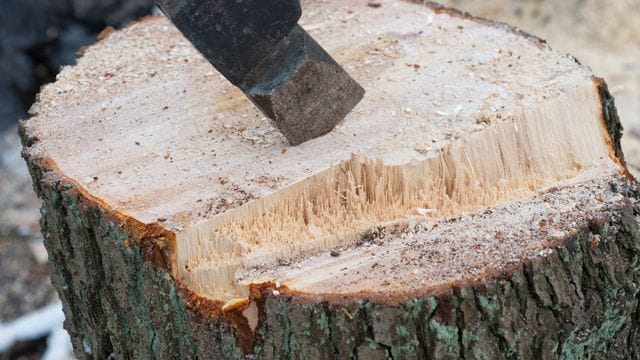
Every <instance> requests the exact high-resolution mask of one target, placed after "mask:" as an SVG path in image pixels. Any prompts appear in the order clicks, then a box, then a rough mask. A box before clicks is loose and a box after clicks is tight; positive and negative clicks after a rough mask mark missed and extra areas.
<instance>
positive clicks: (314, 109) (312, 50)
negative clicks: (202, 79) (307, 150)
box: [156, 0, 364, 145]
mask: <svg viewBox="0 0 640 360" xmlns="http://www.w3.org/2000/svg"><path fill="white" fill-rule="evenodd" d="M156 3H157V4H158V5H159V6H160V8H161V9H162V11H163V12H164V13H165V14H166V15H167V16H168V17H169V18H170V19H171V21H172V22H173V23H174V24H175V25H176V27H177V28H178V29H179V30H180V31H181V32H182V33H183V34H184V35H185V36H186V37H187V39H188V40H189V41H191V43H192V44H193V45H194V46H195V47H196V49H198V51H200V53H202V54H203V55H204V57H205V58H206V59H207V60H209V62H210V63H211V64H213V66H214V67H215V68H216V69H217V70H218V71H219V72H220V73H221V74H222V75H224V76H225V77H226V78H227V79H228V80H229V81H231V83H233V84H234V85H236V86H238V87H239V88H240V89H242V91H243V92H244V93H245V95H247V96H248V97H249V99H251V101H252V102H253V103H254V104H255V105H256V106H257V107H258V108H259V109H260V110H261V111H262V113H263V114H265V115H266V116H267V117H269V118H270V119H271V120H272V121H273V123H274V124H275V125H276V126H277V127H278V128H279V129H280V131H281V132H282V133H283V134H284V136H285V137H286V138H287V139H288V140H289V142H290V143H291V144H292V145H298V144H301V143H303V142H305V141H307V140H310V139H313V138H316V137H318V136H321V135H324V134H326V133H327V132H329V131H331V129H333V128H334V127H335V126H336V125H337V124H338V123H339V122H340V121H342V119H344V117H345V116H346V115H347V114H348V113H349V112H350V111H351V109H353V107H354V106H356V105H357V104H358V102H360V100H361V99H362V97H363V96H364V89H363V88H362V87H361V86H360V85H359V84H358V83H357V82H356V81H355V80H353V79H352V78H351V76H349V74H347V72H346V71H345V70H344V69H343V68H342V67H341V66H340V65H339V64H338V63H337V62H336V61H335V60H333V58H331V56H330V55H329V54H328V53H327V52H326V51H325V50H324V49H323V48H322V47H321V46H320V45H318V43H317V42H316V41H315V40H313V38H312V37H311V36H310V35H309V34H308V33H307V32H306V31H305V30H304V29H303V28H302V27H300V26H299V25H298V20H299V19H300V16H301V15H302V10H301V7H300V1H299V0H156Z"/></svg>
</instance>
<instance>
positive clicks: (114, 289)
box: [21, 3, 640, 359]
mask: <svg viewBox="0 0 640 360" xmlns="http://www.w3.org/2000/svg"><path fill="white" fill-rule="evenodd" d="M387 5H389V4H386V3H385V6H387ZM438 11H440V12H442V11H444V10H442V9H439V8H438ZM445 13H451V14H454V15H455V16H462V17H464V16H466V15H461V14H458V13H456V12H454V11H452V10H446V11H445ZM447 16H448V15H447ZM474 21H481V22H483V24H488V26H490V27H496V26H498V25H495V24H492V23H488V22H485V21H484V20H477V19H476V20H474ZM136 26H142V28H143V29H144V26H145V25H144V24H142V25H136ZM508 31H510V32H511V31H515V30H513V29H508ZM519 36H523V35H521V34H520V35H519ZM527 41H529V40H527ZM403 66H404V65H403ZM107 68H108V66H107ZM594 81H595V84H596V86H597V89H598V91H599V96H600V99H601V101H602V104H601V110H602V116H603V117H604V118H603V121H604V124H605V125H606V128H607V129H606V131H607V132H608V135H609V137H610V140H611V143H612V144H611V146H612V149H613V152H614V153H615V154H614V155H612V156H613V157H615V158H616V159H617V160H618V161H620V162H622V163H623V159H622V153H621V151H620V136H621V126H620V122H619V120H618V117H617V114H616V110H615V106H614V104H613V99H612V98H611V96H610V95H609V92H608V90H607V88H606V85H605V84H604V82H603V81H601V80H597V79H596V80H594ZM41 101H42V100H41ZM30 121H31V120H29V121H27V122H25V123H23V126H22V128H21V136H22V139H23V144H24V146H25V152H24V154H25V159H26V161H27V163H28V166H29V170H30V172H31V176H32V178H33V181H34V188H35V190H36V192H37V194H38V195H39V197H40V198H41V199H42V200H43V202H44V206H43V208H42V220H41V225H42V232H43V234H44V237H45V245H46V247H47V250H48V252H49V257H50V262H51V264H52V267H53V282H54V284H55V286H56V288H57V289H58V292H59V294H60V298H61V300H62V302H63V305H64V311H65V314H66V316H67V320H66V323H65V327H66V329H67V330H68V331H69V333H70V335H71V338H72V341H73V345H74V349H75V353H76V355H77V356H78V357H79V358H81V359H104V358H110V357H111V358H118V359H120V358H122V359H128V358H133V359H148V358H159V359H171V358H199V359H243V358H260V359H460V358H465V359H467V358H468V359H517V358H525V359H528V358H540V359H556V358H563V359H583V358H612V359H628V358H637V357H639V356H640V348H639V346H640V331H639V329H638V328H637V323H638V318H637V317H638V314H639V312H638V311H639V305H640V304H639V302H638V299H639V295H638V283H639V282H640V270H639V268H638V261H639V260H640V242H639V240H640V233H639V229H638V224H637V215H636V213H637V210H638V209H637V206H638V202H637V199H638V194H637V192H638V188H637V184H636V183H635V182H634V181H629V180H628V179H627V178H625V177H624V176H622V175H621V176H617V177H614V178H612V179H611V181H610V182H609V183H608V184H609V186H610V187H611V189H610V190H607V191H610V192H611V193H612V194H613V195H614V197H616V199H617V200H616V201H611V202H609V201H607V200H603V201H605V202H606V206H605V208H604V210H602V211H600V212H599V213H598V214H597V215H595V216H594V215H593V214H589V215H588V216H587V215H585V216H584V217H582V218H580V217H578V219H579V220H577V221H576V222H575V224H572V232H571V235H566V236H565V237H564V238H562V239H556V241H555V242H554V244H553V245H552V246H549V247H548V248H546V249H544V256H537V257H533V258H522V259H520V260H519V261H517V262H515V263H511V264H505V266H504V267H502V268H500V269H496V270H494V271H493V272H490V273H487V274H484V275H482V276H478V277H476V278H474V279H470V280H467V281H459V282H455V281H452V282H450V283H449V285H448V286H444V287H443V286H441V287H439V288H437V289H434V290H429V291H427V292H424V293H423V294H421V295H411V296H406V297H405V298H400V299H399V298H398V297H397V296H391V295H389V296H386V295H385V294H378V295H377V296H362V295H358V294H356V295H349V294H346V295H345V294H342V295H341V294H329V295H314V294H308V293H303V292H298V291H295V289H290V290H287V289H286V288H285V289H283V290H281V291H277V290H275V289H276V287H274V286H273V284H263V285H262V286H255V287H251V300H252V301H253V302H254V303H255V304H256V305H257V313H258V317H257V318H258V324H257V329H256V330H255V331H253V330H252V329H251V324H250V323H249V322H248V320H247V317H245V316H243V315H242V314H241V313H240V312H239V311H233V310H232V311H223V310H222V308H221V305H222V304H221V303H220V301H215V300H211V299H208V298H206V297H204V296H201V295H199V294H197V293H196V292H194V291H193V290H192V289H191V288H190V286H189V284H185V283H184V282H183V281H182V280H181V279H179V278H177V277H176V276H175V272H173V271H172V269H171V264H169V262H170V259H169V258H168V257H167V251H170V250H167V248H166V244H167V238H171V237H172V236H173V235H172V233H171V232H170V231H169V230H167V229H166V228H165V227H164V226H162V221H159V222H154V223H148V222H145V221H142V220H139V219H136V218H135V216H129V215H127V214H126V213H125V212H124V211H123V212H120V211H119V210H115V209H113V208H112V207H110V206H108V203H107V201H106V200H104V199H100V198H96V197H95V195H94V193H92V192H91V191H88V190H87V188H86V187H85V186H83V185H82V184H81V182H82V181H83V179H73V178H70V177H69V176H68V174H65V173H64V172H63V171H61V169H60V168H59V167H58V166H57V165H56V163H55V162H54V161H52V160H51V158H49V157H48V154H42V153H40V152H39V151H35V150H34V149H35V148H36V146H37V145H38V144H41V143H43V142H47V141H53V140H51V139H48V138H47V134H46V133H42V132H38V131H36V130H34V128H31V127H30V126H29V122H30ZM72 134H73V132H72V131H71V132H70V135H68V136H72ZM576 211H578V212H579V211H580V210H576ZM243 310H244V309H243Z"/></svg>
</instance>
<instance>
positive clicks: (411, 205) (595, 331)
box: [21, 0, 640, 359]
mask: <svg viewBox="0 0 640 360" xmlns="http://www.w3.org/2000/svg"><path fill="white" fill-rule="evenodd" d="M303 8H304V9H305V10H304V13H305V15H304V17H303V21H302V25H303V26H304V27H305V28H306V29H307V30H308V31H310V33H311V34H312V35H313V36H314V37H316V38H317V39H318V41H319V42H320V43H321V44H322V45H323V46H324V47H325V48H326V49H327V50H329V52H330V53H332V54H333V55H334V56H335V58H336V60H337V61H338V62H339V63H341V64H343V66H344V67H345V68H346V69H347V70H348V71H349V72H350V73H351V74H352V76H353V77H354V78H355V79H356V80H357V81H358V82H359V83H360V84H362V85H363V86H364V88H365V89H366V90H367V94H366V96H365V98H364V99H363V101H362V102H361V103H360V104H359V105H358V106H357V107H356V108H355V109H354V110H353V111H352V112H351V114H349V115H348V116H347V118H346V119H345V121H344V123H342V124H340V125H339V126H338V127H337V128H336V129H335V130H334V131H332V132H331V133H329V134H327V135H326V136H323V137H321V138H318V139H315V140H313V141H310V142H308V143H305V144H303V145H300V146H298V147H290V146H288V145H287V142H286V139H285V138H284V137H283V136H282V135H281V134H280V133H278V131H277V130H276V129H275V128H274V127H272V126H271V125H270V124H269V123H268V121H267V120H266V119H264V118H263V117H262V115H261V114H259V113H258V112H257V111H256V109H255V108H254V107H253V106H252V105H251V103H250V101H248V100H247V99H246V98H245V97H244V96H243V95H242V93H240V92H239V90H237V89H235V88H233V87H232V86H231V85H229V84H228V83H227V81H225V80H224V79H223V78H222V77H221V76H220V75H219V74H218V73H217V72H215V71H214V69H213V68H212V67H211V66H210V65H209V64H208V63H207V62H206V61H205V60H204V59H203V58H202V57H201V56H200V55H199V54H198V53H197V52H196V51H195V50H194V49H193V48H192V47H191V46H190V45H189V43H188V42H186V41H185V40H184V38H183V37H182V36H181V35H180V34H179V32H177V31H176V29H175V28H174V27H173V26H172V25H171V24H170V23H169V22H168V21H167V20H166V19H165V18H162V17H156V18H148V19H145V20H144V21H141V22H139V23H137V24H134V25H131V26H129V27H128V28H126V29H124V30H122V31H120V32H116V33H112V34H110V35H108V36H106V37H105V39H103V40H102V41H100V42H99V43H98V44H97V45H95V46H93V47H91V48H89V49H88V50H86V51H85V53H84V55H83V57H82V58H81V59H79V61H78V64H77V65H76V66H74V67H71V68H65V69H64V70H63V71H62V72H61V74H60V75H59V77H58V81H57V82H56V83H54V84H52V85H49V86H47V87H46V88H44V89H43V91H42V93H41V94H40V97H39V101H38V103H37V104H36V105H35V106H34V107H33V109H32V118H31V119H29V120H28V121H25V122H24V123H23V124H22V127H21V135H22V138H23V142H24V146H25V149H24V156H25V158H26V160H27V163H28V165H29V168H30V171H31V174H32V177H33V179H34V186H35V189H36V192H37V193H38V194H39V196H40V197H41V198H42V199H43V200H44V207H43V209H42V215H43V217H42V229H43V234H44V236H45V239H46V246H47V249H48V251H49V256H50V260H51V264H52V266H53V273H54V275H53V276H54V278H53V281H54V283H55V286H56V287H57V289H58V291H59V293H60V297H61V299H62V302H63V304H64V310H65V314H66V316H67V321H66V328H67V329H68V331H69V333H70V335H71V337H72V339H73V344H74V348H75V352H76V354H77V356H78V357H79V358H96V359H103V358H106V357H108V356H110V355H113V356H115V357H116V358H123V359H125V358H136V359H147V358H211V359H239V358H243V357H245V356H250V357H251V356H254V357H256V358H262V359H283V358H284V359H328V358H331V359H333V358H335V359H353V358H359V359H378V358H379V359H385V358H393V359H414V358H420V359H434V358H437V359H440V358H451V359H457V358H482V359H501V358H509V359H515V358H575V359H578V358H589V357H593V358H604V357H608V358H635V357H638V356H640V330H639V329H638V327H637V317H638V306H639V302H638V297H639V294H638V282H639V281H640V270H639V268H638V262H639V260H640V259H639V255H640V243H639V242H638V240H639V233H638V225H637V222H636V208H637V184H636V183H635V181H633V180H632V179H630V177H629V176H628V173H627V170H626V168H625V165H624V159H623V157H622V153H621V151H620V136H621V127H620V123H619V121H618V118H617V115H616V109H615V106H614V103H613V99H612V97H611V96H610V95H609V92H608V91H607V87H606V85H605V83H604V82H603V81H602V80H600V79H597V78H595V77H593V76H592V75H591V74H590V73H589V71H588V70H587V69H585V68H584V67H582V66H580V65H579V64H578V63H577V62H575V61H574V60H573V59H572V58H571V57H568V56H561V55H559V54H557V53H555V52H553V51H552V50H551V49H550V48H549V47H547V46H546V45H545V43H544V42H543V41H542V40H540V39H537V38H535V37H532V36H529V35H527V34H524V33H522V32H519V31H518V30H515V29H513V28H511V27H508V26H506V25H503V24H496V23H492V22H489V21H485V20H480V19H476V18H472V17H470V16H468V15H465V14H461V13H458V12H456V11H454V10H449V9H443V8H439V7H437V6H435V5H424V4H416V3H410V2H399V1H392V0H381V1H379V2H377V3H376V4H372V3H369V4H367V2H365V1H355V0H348V1H344V0H343V1H340V0H328V1H306V2H303Z"/></svg>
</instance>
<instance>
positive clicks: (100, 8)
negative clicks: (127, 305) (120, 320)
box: [0, 0, 640, 360]
mask: <svg viewBox="0 0 640 360" xmlns="http://www.w3.org/2000/svg"><path fill="white" fill-rule="evenodd" d="M362 1H368V0H362ZM440 2H441V3H443V4H444V5H448V6H453V7H457V8H459V9H462V10H464V11H468V12H470V13H472V14H474V15H477V16H481V17H486V18H490V19H494V20H498V21H504V22H507V23H510V24H513V25H515V26H517V27H519V28H521V29H523V30H525V31H527V32H529V33H531V34H534V35H537V36H539V37H541V38H543V39H545V40H547V41H548V43H549V44H550V45H551V47H553V48H554V49H556V50H557V51H559V52H561V53H568V54H571V55H573V56H575V57H576V58H577V59H578V60H579V61H580V62H581V63H582V64H584V65H586V66H589V67H590V68H591V69H592V70H593V72H594V73H595V74H596V75H598V76H601V77H603V78H604V79H605V80H606V81H607V83H608V84H609V88H610V91H611V92H612V94H613V95H614V96H615V98H616V103H617V105H618V111H619V114H620V118H621V120H622V123H623V125H624V127H625V135H624V137H623V148H624V152H625V155H626V158H627V162H628V165H629V167H630V170H631V171H632V172H633V173H634V174H635V175H638V174H640V0H608V1H602V0H441V1H440ZM152 11H153V3H152V0H64V1H63V0H0V360H4V359H14V358H16V359H17V358H20V359H39V358H41V357H42V356H43V355H44V356H45V357H46V358H48V359H62V358H70V357H71V353H70V352H69V348H68V345H65V338H64V336H63V335H64V334H62V335H61V333H60V326H61V321H62V319H61V318H60V316H59V314H60V309H59V306H58V305H57V302H56V301H57V299H56V295H55V290H53V287H52V285H51V283H50V280H49V269H48V265H47V255H46V251H45V249H44V246H43V245H42V237H41V235H40V233H39V226H38V220H39V210H38V209H39V206H40V203H39V201H38V200H37V199H36V198H35V195H34V194H33V191H32V189H31V182H30V179H29V175H28V172H27V169H26V166H25V164H24V161H23V160H22V159H21V157H20V149H21V145H20V142H19V139H18V135H17V122H18V120H19V119H26V118H27V111H28V109H29V107H30V106H31V104H32V103H33V101H34V99H35V96H36V94H37V92H38V90H39V88H40V87H41V86H42V85H43V84H45V83H47V82H50V81H53V80H54V79H55V76H56V73H57V72H58V71H59V69H60V67H62V66H66V65H70V64H73V63H74V61H75V58H76V54H77V52H78V50H79V49H80V48H81V47H82V46H86V45H89V44H91V43H93V42H95V39H96V35H97V34H98V33H99V32H100V31H101V30H103V29H104V28H105V27H107V26H113V27H116V28H119V27H122V26H123V25H125V24H127V23H128V22H130V21H132V20H134V19H136V18H139V17H141V16H144V15H148V14H150V13H151V12H152ZM34 311H37V312H35V313H34ZM36 324H37V325H41V326H40V327H38V326H35V325H36ZM45 325H46V326H45ZM47 342H49V345H48V344H47ZM47 349H48V350H47Z"/></svg>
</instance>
